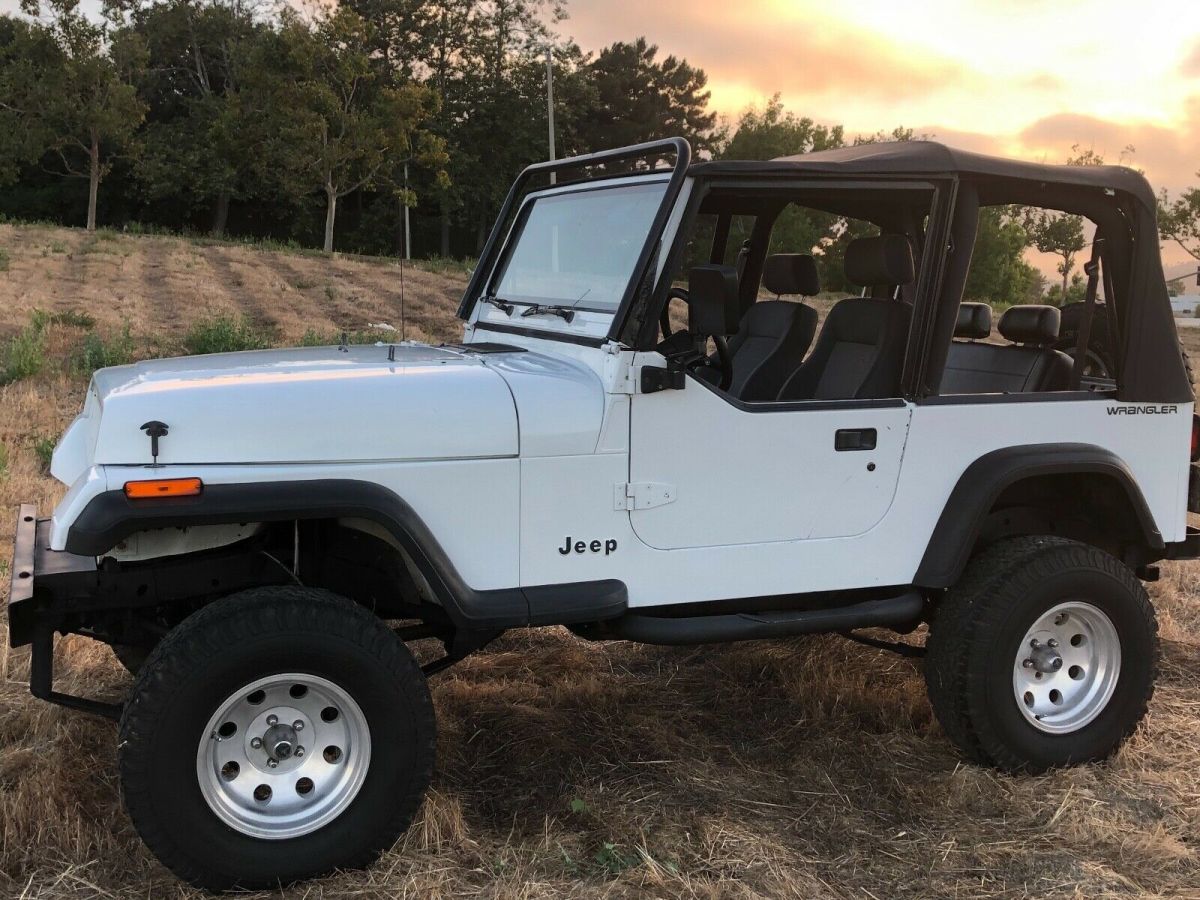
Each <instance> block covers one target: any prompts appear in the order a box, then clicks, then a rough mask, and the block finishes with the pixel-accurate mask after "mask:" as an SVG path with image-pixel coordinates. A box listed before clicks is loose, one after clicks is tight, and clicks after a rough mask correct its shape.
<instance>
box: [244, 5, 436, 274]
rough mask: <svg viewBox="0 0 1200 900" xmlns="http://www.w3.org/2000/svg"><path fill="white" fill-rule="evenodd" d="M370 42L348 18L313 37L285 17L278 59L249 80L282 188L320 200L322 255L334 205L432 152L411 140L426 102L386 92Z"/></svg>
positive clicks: (367, 30)
mask: <svg viewBox="0 0 1200 900" xmlns="http://www.w3.org/2000/svg"><path fill="white" fill-rule="evenodd" d="M371 34H372V28H371V26H370V24H369V23H367V22H365V21H364V20H363V19H362V18H361V17H360V16H359V15H357V14H356V13H354V12H353V11H351V10H350V9H348V8H339V9H337V10H336V11H334V12H332V13H330V14H328V15H325V16H323V17H322V18H320V19H318V20H317V22H316V23H315V25H314V26H312V27H310V26H309V25H308V24H307V23H306V22H304V21H302V20H301V19H300V18H299V17H298V16H296V15H294V14H290V13H285V19H284V24H283V27H282V29H281V31H280V35H279V46H278V48H277V52H275V53H270V54H269V55H268V56H267V57H261V58H260V59H259V65H258V67H257V70H256V77H257V81H258V83H259V84H265V85H268V90H269V94H270V99H271V105H270V108H271V109H272V110H273V111H274V112H273V114H272V128H273V130H274V131H275V133H276V139H275V141H274V147H275V149H276V150H277V151H278V152H279V155H280V158H281V159H282V162H283V173H282V174H283V176H284V178H285V180H286V182H287V183H288V184H290V185H292V186H293V187H294V189H295V190H296V191H298V192H309V191H318V190H319V191H320V192H321V193H322V194H323V195H324V198H325V240H324V247H325V250H326V251H330V250H332V249H333V237H334V225H335V223H336V219H337V204H338V201H339V200H340V199H341V198H343V197H345V196H346V195H347V194H350V193H353V192H354V191H358V190H362V189H366V188H390V189H393V190H394V189H395V185H394V181H393V178H392V176H393V175H394V169H395V164H396V162H397V161H398V160H403V159H407V158H409V157H410V156H413V155H414V148H422V149H428V148H429V144H428V142H420V141H419V140H418V137H419V134H420V130H421V125H422V124H423V123H424V122H425V120H426V119H428V118H429V116H430V115H431V114H432V113H433V112H434V111H435V110H436V101H435V97H434V95H433V93H432V92H431V91H429V90H428V89H427V88H425V87H423V86H421V85H417V84H402V85H399V86H396V87H392V86H389V85H387V84H386V83H385V82H384V79H383V77H382V76H381V75H380V74H379V70H378V69H377V68H376V67H375V66H373V65H372V62H371V49H370V47H371ZM278 73H282V74H278Z"/></svg>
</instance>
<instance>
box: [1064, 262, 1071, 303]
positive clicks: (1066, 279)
mask: <svg viewBox="0 0 1200 900" xmlns="http://www.w3.org/2000/svg"><path fill="white" fill-rule="evenodd" d="M1070 278H1071V270H1070V269H1069V268H1067V261H1066V260H1063V292H1062V305H1063V306H1066V305H1067V286H1068V285H1069V284H1070V281H1069V279H1070Z"/></svg>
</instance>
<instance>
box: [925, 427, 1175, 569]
mask: <svg viewBox="0 0 1200 900" xmlns="http://www.w3.org/2000/svg"><path fill="white" fill-rule="evenodd" d="M1071 473H1094V474H1099V475H1104V476H1106V477H1109V478H1113V479H1115V480H1116V481H1117V483H1118V484H1119V485H1120V486H1121V487H1122V488H1123V489H1124V491H1125V494H1126V496H1127V497H1128V498H1129V502H1130V504H1131V505H1132V506H1133V509H1134V511H1135V514H1136V515H1137V519H1138V525H1139V526H1140V528H1141V531H1142V535H1143V538H1144V540H1145V542H1146V545H1147V546H1148V547H1150V548H1152V549H1155V550H1162V549H1163V548H1164V547H1165V546H1166V545H1165V544H1164V542H1163V538H1162V534H1161V533H1160V532H1159V530H1158V526H1157V525H1155V523H1154V517H1153V515H1151V513H1150V508H1149V506H1147V504H1146V498H1145V497H1143V496H1142V492H1141V490H1140V489H1139V488H1138V486H1137V482H1136V481H1135V480H1134V478H1133V475H1132V474H1131V473H1130V471H1129V467H1128V466H1126V465H1125V463H1124V462H1123V461H1122V460H1121V459H1120V458H1119V457H1118V456H1117V455H1116V454H1114V453H1113V452H1112V451H1110V450H1106V449H1104V448H1103V447H1097V446H1096V445H1094V444H1068V443H1059V444H1028V445H1024V446H1016V447H1005V448H1003V449H1001V450H993V451H992V452H991V453H986V454H984V455H983V456H981V457H979V458H978V459H977V460H975V461H974V462H973V463H971V465H969V466H967V469H966V471H965V472H963V474H962V475H961V476H960V477H959V479H958V483H957V484H956V485H955V486H954V490H953V491H951V493H950V498H949V499H948V500H947V501H946V506H945V508H944V509H943V510H942V515H941V517H940V518H939V519H938V523H937V525H936V527H935V528H934V529H933V535H932V536H931V537H930V539H929V544H928V545H927V546H926V548H925V555H924V556H923V557H922V559H921V564H920V566H919V567H918V568H917V574H916V575H915V576H914V577H913V584H916V585H919V586H920V587H925V588H947V587H950V586H951V585H953V584H954V583H955V582H957V581H958V578H959V576H960V575H961V574H962V571H963V569H964V568H965V567H966V564H967V559H968V558H969V556H970V553H971V549H972V548H973V547H974V545H975V541H976V538H977V537H978V535H979V532H980V529H981V527H982V526H983V522H984V519H985V518H986V517H987V514H988V513H989V512H990V511H991V508H992V506H993V504H995V502H996V499H997V498H998V497H999V496H1000V494H1001V493H1002V492H1003V491H1004V489H1005V488H1007V487H1009V486H1010V485H1012V484H1015V483H1016V482H1017V481H1020V480H1022V479H1025V478H1032V477H1035V476H1038V475H1057V474H1071Z"/></svg>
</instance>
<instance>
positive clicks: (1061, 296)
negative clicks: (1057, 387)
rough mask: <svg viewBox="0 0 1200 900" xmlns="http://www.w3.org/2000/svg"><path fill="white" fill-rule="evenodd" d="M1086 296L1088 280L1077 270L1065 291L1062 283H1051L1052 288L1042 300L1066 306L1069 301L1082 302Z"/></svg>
mask: <svg viewBox="0 0 1200 900" xmlns="http://www.w3.org/2000/svg"><path fill="white" fill-rule="evenodd" d="M1085 296H1087V282H1086V281H1085V280H1084V278H1083V276H1082V275H1080V274H1079V273H1078V272H1076V273H1075V274H1074V275H1072V276H1071V283H1070V284H1069V285H1068V286H1067V289H1066V291H1065V292H1064V291H1063V288H1062V285H1058V284H1054V285H1051V286H1050V289H1049V290H1048V291H1046V295H1045V297H1043V298H1042V302H1043V303H1050V304H1052V305H1054V306H1066V305H1067V304H1068V303H1079V302H1081V301H1082V300H1083V299H1084V297H1085Z"/></svg>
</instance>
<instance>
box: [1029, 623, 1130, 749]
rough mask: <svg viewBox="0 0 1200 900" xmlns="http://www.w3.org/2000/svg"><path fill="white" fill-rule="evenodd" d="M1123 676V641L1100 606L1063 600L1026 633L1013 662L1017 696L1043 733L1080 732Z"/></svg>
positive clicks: (1095, 714)
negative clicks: (1064, 601)
mask: <svg viewBox="0 0 1200 900" xmlns="http://www.w3.org/2000/svg"><path fill="white" fill-rule="evenodd" d="M1120 674H1121V640H1120V638H1119V637H1118V636H1117V629H1116V626H1114V625H1113V623H1112V620H1111V619H1109V617H1108V616H1107V615H1106V614H1105V613H1104V612H1102V611H1101V610H1100V609H1099V608H1097V607H1095V606H1093V605H1092V604H1090V603H1086V602H1084V601H1081V600H1072V601H1069V602H1067V603H1060V604H1058V605H1057V606H1055V607H1054V608H1052V609H1050V610H1048V611H1047V612H1046V613H1045V614H1044V615H1042V616H1041V617H1040V618H1039V619H1038V620H1037V621H1036V622H1034V623H1033V625H1032V627H1030V629H1029V630H1028V631H1027V632H1026V633H1025V637H1024V638H1022V640H1021V644H1020V646H1019V647H1017V652H1016V661H1015V663H1014V664H1013V676H1012V683H1013V695H1014V696H1015V698H1016V701H1017V708H1018V709H1020V710H1021V715H1023V716H1024V717H1025V719H1026V721H1028V722H1029V724H1031V725H1032V726H1033V727H1034V728H1036V729H1038V730H1039V731H1045V732H1048V733H1050V734H1067V733H1069V732H1072V731H1078V730H1079V729H1080V728H1083V727H1084V726H1085V725H1087V724H1088V723H1089V722H1091V721H1092V720H1093V719H1095V718H1096V716H1098V715H1100V713H1102V712H1103V711H1104V708H1105V707H1106V706H1108V701H1109V700H1111V699H1112V695H1113V691H1114V690H1116V687H1117V679H1118V678H1119V677H1120Z"/></svg>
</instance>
